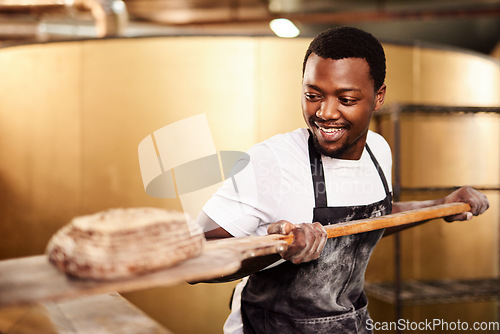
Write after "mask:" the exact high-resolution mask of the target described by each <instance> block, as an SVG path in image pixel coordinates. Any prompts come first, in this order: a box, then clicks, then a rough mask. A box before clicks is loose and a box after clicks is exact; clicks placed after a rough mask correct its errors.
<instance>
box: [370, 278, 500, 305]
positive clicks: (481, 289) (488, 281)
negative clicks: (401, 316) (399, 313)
mask: <svg viewBox="0 0 500 334" xmlns="http://www.w3.org/2000/svg"><path fill="white" fill-rule="evenodd" d="M365 291H366V293H367V294H368V295H369V296H372V297H374V298H377V299H378V300H381V301H383V302H386V303H389V304H393V303H394V301H395V300H396V298H397V296H396V292H395V284H394V283H392V282H381V283H368V282H367V283H366V285H365ZM399 298H400V300H401V301H402V302H403V304H404V305H429V304H451V303H467V302H482V301H495V300H498V299H500V279H498V278H485V279H470V280H432V281H430V280H429V281H416V280H411V281H404V282H402V283H401V291H400V294H399Z"/></svg>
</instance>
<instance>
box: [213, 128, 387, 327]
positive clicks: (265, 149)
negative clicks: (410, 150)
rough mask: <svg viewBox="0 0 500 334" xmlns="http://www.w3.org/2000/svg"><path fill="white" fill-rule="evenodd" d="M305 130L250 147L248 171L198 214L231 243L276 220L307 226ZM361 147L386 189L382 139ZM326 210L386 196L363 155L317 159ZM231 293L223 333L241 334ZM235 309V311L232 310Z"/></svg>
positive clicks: (309, 187) (310, 193)
mask: <svg viewBox="0 0 500 334" xmlns="http://www.w3.org/2000/svg"><path fill="white" fill-rule="evenodd" d="M308 139H309V133H308V131H307V129H297V130H295V131H293V132H289V133H285V134H280V135H276V136H274V137H272V138H270V139H268V140H266V141H264V142H262V143H259V144H256V145H254V146H253V147H252V148H251V149H250V150H249V151H248V152H247V153H248V155H249V156H250V161H249V163H248V165H247V166H246V167H245V168H244V169H243V170H242V171H240V172H239V173H238V174H236V175H235V176H233V177H232V178H231V179H228V180H226V181H225V182H224V184H223V185H222V186H221V187H220V188H219V189H218V191H217V192H216V193H215V194H214V195H213V196H212V198H211V199H210V200H209V201H208V202H207V203H206V204H205V206H204V207H203V211H204V212H205V213H206V214H207V216H209V217H210V218H211V219H212V220H213V221H215V222H216V223H217V224H218V225H219V226H221V227H222V228H224V229H225V230H226V231H228V232H229V233H230V234H232V235H233V236H235V237H241V236H249V235H266V234H267V226H268V225H269V224H270V223H273V222H276V221H278V220H288V221H290V222H292V223H304V222H307V223H310V222H312V218H313V208H314V205H315V204H314V190H313V182H312V176H311V168H310V163H309V151H308ZM367 143H368V146H369V147H370V149H371V151H372V152H373V154H374V155H375V157H376V158H377V161H378V163H379V164H380V166H381V167H382V170H383V171H384V174H385V176H386V179H387V183H388V186H389V189H390V190H391V189H392V186H391V168H392V157H391V150H390V147H389V145H388V144H387V142H386V141H385V139H384V138H383V137H382V136H380V135H378V134H376V133H374V132H372V131H369V132H368V137H367ZM322 161H323V169H324V172H325V183H326V193H327V202H328V203H327V205H328V206H353V205H367V204H371V203H374V202H378V201H380V200H383V199H384V198H385V196H386V194H385V190H384V186H383V183H382V181H381V179H380V176H379V174H378V172H377V169H376V168H375V165H374V164H373V161H372V160H371V158H370V155H369V154H368V152H367V151H366V149H365V150H364V151H363V154H362V156H361V158H360V159H359V160H340V159H334V158H329V157H325V156H323V157H322ZM241 291H242V286H241V285H240V286H239V287H238V288H237V289H236V292H235V295H234V300H233V301H234V302H233V307H232V313H231V315H230V317H229V318H228V321H227V322H226V325H225V326H224V331H225V333H241V332H242V325H241V314H240V313H239V305H238V304H239V300H240V295H239V294H240V293H241ZM235 308H236V309H235Z"/></svg>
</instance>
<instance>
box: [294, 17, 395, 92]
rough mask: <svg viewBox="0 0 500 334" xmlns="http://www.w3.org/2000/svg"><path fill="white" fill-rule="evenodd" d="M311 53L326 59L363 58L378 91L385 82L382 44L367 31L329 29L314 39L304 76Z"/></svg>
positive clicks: (305, 59) (308, 52) (349, 28)
mask: <svg viewBox="0 0 500 334" xmlns="http://www.w3.org/2000/svg"><path fill="white" fill-rule="evenodd" d="M311 53H314V54H316V55H317V56H319V57H321V58H325V59H335V60H337V59H344V58H362V59H365V60H366V62H367V63H368V66H370V75H371V77H372V79H373V82H374V88H375V91H377V90H378V89H379V88H380V87H381V86H382V85H383V84H384V81H385V53H384V48H383V47H382V45H381V44H380V42H379V41H378V40H377V39H376V38H375V37H374V36H373V35H371V34H370V33H367V32H366V31H363V30H360V29H357V28H352V27H340V28H331V29H328V30H326V31H324V32H322V33H321V34H319V35H318V36H316V37H315V38H314V40H313V41H312V42H311V44H309V48H308V49H307V52H306V55H305V57H304V63H303V65H302V74H304V71H305V68H306V63H307V59H308V58H309V56H310V55H311Z"/></svg>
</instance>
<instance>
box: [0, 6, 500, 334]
mask: <svg viewBox="0 0 500 334" xmlns="http://www.w3.org/2000/svg"><path fill="white" fill-rule="evenodd" d="M282 18H285V19H288V20H289V21H288V22H285V26H287V25H290V23H292V24H293V27H295V28H293V27H292V29H291V30H286V31H284V32H283V31H280V30H279V28H276V27H275V26H274V25H273V29H274V30H273V29H272V28H271V24H270V23H271V21H273V20H274V19H282ZM274 22H276V21H274ZM278 22H280V21H278ZM281 22H282V21H281ZM342 25H349V26H355V27H359V28H362V29H364V30H367V31H368V32H370V33H372V34H373V35H375V36H376V37H377V38H379V39H380V40H381V41H382V42H383V45H384V48H385V50H386V54H387V66H388V69H387V81H386V82H387V86H388V91H387V98H386V103H385V106H384V108H383V110H382V111H381V112H380V113H379V114H377V115H376V116H375V117H374V120H373V124H372V129H373V130H375V131H378V132H380V133H381V134H382V135H384V136H385V137H386V139H387V140H388V142H389V143H390V145H391V147H392V149H393V160H394V175H393V185H394V190H395V194H396V196H397V198H398V199H399V200H412V199H429V198H438V197H442V196H445V195H446V194H447V193H449V192H450V191H451V190H453V189H454V188H455V187H456V186H460V185H465V184H468V185H472V186H474V187H476V188H478V189H480V190H482V191H483V192H484V193H485V194H486V195H487V196H488V198H489V200H490V204H491V208H490V209H489V210H488V211H487V213H486V214H484V215H483V216H481V217H476V218H474V219H473V220H472V221H470V222H461V223H455V224H446V223H444V222H443V221H442V220H438V221H435V222H431V223H429V224H426V225H424V226H421V227H418V228H414V229H411V230H408V231H404V232H402V233H400V234H399V235H398V236H391V237H389V238H385V239H383V240H382V241H381V243H380V244H379V246H378V247H377V249H376V250H375V253H374V255H373V259H372V261H371V263H370V266H369V268H368V272H367V291H368V294H369V298H370V313H371V314H372V317H373V318H374V320H375V321H391V320H394V319H397V317H400V318H404V319H408V320H410V321H424V320H425V319H443V320H445V321H457V320H461V321H466V322H469V323H470V324H472V323H473V322H476V321H486V322H488V321H489V322H498V321H499V304H498V301H497V300H498V298H499V297H500V284H499V279H498V275H499V264H500V257H499V254H500V252H499V250H500V248H499V247H500V244H499V231H500V192H499V191H500V114H499V113H500V94H499V93H500V63H499V61H500V44H499V42H500V1H498V0H490V1H486V0H484V1H482V0H476V1H473V0H454V1H451V0H450V1H447V0H434V1H427V0H420V1H417V0H378V1H377V0H360V1H348V0H333V1H327V0H308V1H305V0H288V1H287V0H269V1H264V0H239V1H238V0H222V1H208V0H206V1H204V0H191V1H189V0H188V1H180V0H128V1H120V0H115V1H113V0H109V1H103V0H94V1H91V0H74V1H66V2H65V1H57V0H54V1H49V0H25V1H24V0H23V1H20V0H0V73H1V76H0V78H1V80H0V259H1V260H5V259H15V258H20V257H23V256H29V255H37V254H42V253H44V251H45V246H46V244H47V242H48V240H49V239H50V237H51V236H52V235H53V233H55V232H56V231H57V230H58V229H59V228H60V227H61V226H63V225H64V224H66V223H68V222H69V220H70V219H71V218H73V217H75V216H78V215H83V214H90V213H94V212H97V211H100V210H105V209H108V208H112V207H137V206H155V207H163V208H169V209H175V210H182V206H181V204H180V201H179V198H176V199H158V198H152V197H150V196H148V195H147V194H146V192H145V190H144V186H143V183H142V180H141V173H140V170H139V163H138V156H137V148H138V145H139V143H140V141H141V140H142V139H143V138H145V137H146V136H148V135H149V134H151V133H153V132H154V131H156V130H157V129H159V128H161V127H163V126H165V125H167V124H170V123H172V122H175V121H178V120H181V119H184V118H187V117H189V116H193V115H198V114H200V113H204V114H206V116H207V120H208V123H209V126H210V129H211V132H212V136H213V139H214V143H215V146H216V148H217V150H219V151H221V150H237V151H238V150H239V151H245V150H247V149H248V148H249V147H250V146H251V145H253V144H255V143H257V142H260V141H262V140H265V139H267V138H269V137H270V136H272V135H274V134H277V133H282V132H286V131H292V130H294V129H296V128H298V127H304V126H305V123H304V122H303V119H302V114H301V110H300V94H301V93H300V92H301V68H302V60H303V55H304V53H305V50H306V48H307V46H308V44H309V42H310V41H311V39H312V38H313V37H314V36H315V35H316V34H317V33H319V32H320V31H322V30H324V29H326V28H329V27H333V26H342ZM279 36H290V37H279ZM291 36H295V37H291ZM41 284H43V282H41ZM234 285H235V283H234V282H233V283H224V284H197V285H188V284H182V285H179V286H174V287H166V288H154V289H146V290H142V291H137V292H133V293H127V294H124V297H126V298H127V300H129V301H131V302H132V303H133V304H135V305H136V306H137V307H139V308H140V309H141V310H142V311H144V312H145V313H146V314H147V315H148V316H150V317H151V318H153V319H154V320H156V321H157V322H158V323H160V324H161V325H163V326H165V327H166V328H168V329H170V330H171V331H173V332H174V333H181V334H182V333H221V332H222V330H221V328H222V324H223V322H224V320H225V318H226V317H227V315H228V313H229V298H230V296H231V292H232V289H233V287H234ZM0 298H1V296H0ZM1 317H2V314H1V313H0V320H2V319H1ZM1 326H2V322H1V321H0V332H2V331H4V332H8V329H9V328H2V327H1ZM468 332H470V333H473V332H474V331H468ZM477 332H478V333H481V331H477ZM482 332H484V331H482ZM422 333H425V331H422Z"/></svg>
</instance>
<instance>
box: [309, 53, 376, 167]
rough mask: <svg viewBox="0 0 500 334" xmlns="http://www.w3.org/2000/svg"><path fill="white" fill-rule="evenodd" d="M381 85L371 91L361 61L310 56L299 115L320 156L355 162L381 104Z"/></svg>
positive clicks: (368, 75) (368, 74)
mask: <svg viewBox="0 0 500 334" xmlns="http://www.w3.org/2000/svg"><path fill="white" fill-rule="evenodd" d="M385 90H386V88H385V84H384V85H382V87H380V89H378V90H377V91H375V89H374V83H373V79H372V78H371V76H370V68H369V66H368V63H367V62H366V61H365V60H364V59H361V58H344V59H338V60H334V59H325V58H321V57H319V56H317V55H316V54H314V53H313V54H311V55H310V56H309V58H308V59H307V63H306V66H305V69H304V78H303V82H302V112H303V114H304V119H305V121H306V123H307V125H308V127H309V129H310V130H311V132H312V134H313V137H314V142H315V145H316V148H317V149H318V150H319V151H320V153H321V154H323V155H326V156H329V157H333V158H337V159H348V160H359V159H360V158H361V154H362V153H363V149H364V146H365V142H366V136H367V133H368V128H369V125H370V120H371V117H372V114H373V111H376V110H379V109H380V107H381V106H382V104H383V103H384V97H385Z"/></svg>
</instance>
